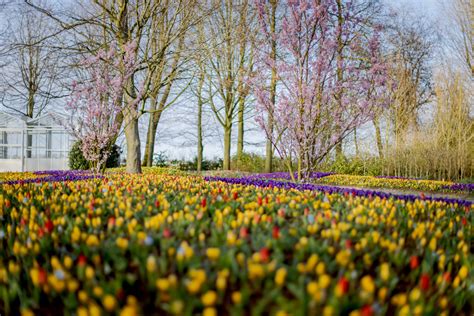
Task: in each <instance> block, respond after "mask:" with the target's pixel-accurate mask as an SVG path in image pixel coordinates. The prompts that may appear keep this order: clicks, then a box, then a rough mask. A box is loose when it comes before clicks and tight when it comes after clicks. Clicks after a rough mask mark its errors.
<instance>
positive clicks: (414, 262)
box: [410, 256, 419, 270]
mask: <svg viewBox="0 0 474 316" xmlns="http://www.w3.org/2000/svg"><path fill="white" fill-rule="evenodd" d="M418 265H419V263H418V257H417V256H411V257H410V268H411V269H412V270H415V269H416V268H418Z"/></svg>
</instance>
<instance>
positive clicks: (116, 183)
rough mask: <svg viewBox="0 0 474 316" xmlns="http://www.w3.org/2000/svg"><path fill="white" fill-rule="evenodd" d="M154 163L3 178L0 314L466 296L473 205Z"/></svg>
mask: <svg viewBox="0 0 474 316" xmlns="http://www.w3.org/2000/svg"><path fill="white" fill-rule="evenodd" d="M160 173H161V172H157V173H154V172H152V171H151V170H149V171H147V173H146V174H144V175H125V174H120V173H114V174H108V175H106V176H105V177H104V178H102V179H86V180H81V181H65V182H61V181H57V182H52V183H51V182H42V183H16V184H12V185H7V184H4V185H2V186H0V247H1V249H2V251H0V313H1V314H2V315H3V314H10V313H16V312H18V310H21V311H22V312H23V313H25V314H27V313H38V314H48V313H52V312H54V313H63V312H64V313H74V314H77V315H86V314H87V313H88V314H90V315H92V314H94V313H104V312H109V313H115V312H117V313H120V314H121V315H136V314H177V315H191V314H198V313H202V314H203V315H206V316H210V315H221V314H223V315H227V314H232V315H241V314H245V313H248V312H249V311H250V310H252V312H253V313H255V314H259V313H263V314H277V313H280V315H284V314H291V315H322V314H327V315H333V314H334V315H337V314H349V313H353V314H352V315H385V314H410V313H411V314H440V313H444V314H446V315H453V314H455V315H468V313H469V311H470V310H472V309H473V308H474V306H473V304H472V297H473V294H474V286H473V282H472V278H473V276H474V275H473V271H472V262H473V261H474V255H473V253H472V251H471V249H470V244H469V242H470V240H471V239H472V224H473V219H474V218H473V211H474V207H473V206H472V205H470V204H463V203H460V202H459V201H456V202H454V203H453V201H448V200H445V201H435V200H421V199H416V198H414V199H402V198H394V197H391V198H385V197H384V196H377V195H376V194H370V195H367V194H366V195H358V194H357V192H356V193H355V194H352V192H350V194H349V193H347V194H344V193H340V192H339V191H337V190H336V189H334V190H329V191H327V192H325V193H324V192H320V191H310V190H301V191H300V190H295V189H294V188H292V187H287V186H286V185H293V184H289V183H288V182H281V183H286V184H285V185H281V186H279V185H272V187H268V186H266V185H265V186H262V185H260V184H259V183H255V184H257V185H260V186H254V185H252V183H250V182H249V183H245V184H240V183H237V180H232V181H236V182H235V183H224V182H222V181H206V180H204V179H203V178H201V177H192V176H179V175H164V174H160ZM241 181H244V180H242V179H241ZM265 181H266V182H265V183H268V182H269V181H272V180H265ZM274 182H277V181H274ZM461 204H463V205H461Z"/></svg>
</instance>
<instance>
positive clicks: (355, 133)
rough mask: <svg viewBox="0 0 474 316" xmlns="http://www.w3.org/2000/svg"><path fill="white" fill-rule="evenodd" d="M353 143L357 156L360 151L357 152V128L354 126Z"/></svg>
mask: <svg viewBox="0 0 474 316" xmlns="http://www.w3.org/2000/svg"><path fill="white" fill-rule="evenodd" d="M354 144H355V151H356V157H357V158H358V157H359V155H360V152H359V143H358V142H357V129H356V128H354Z"/></svg>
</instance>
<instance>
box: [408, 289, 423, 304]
mask: <svg viewBox="0 0 474 316" xmlns="http://www.w3.org/2000/svg"><path fill="white" fill-rule="evenodd" d="M420 297H421V291H420V289H419V288H417V287H416V288H414V289H413V290H412V291H411V292H410V301H412V302H416V301H418V300H419V299H420Z"/></svg>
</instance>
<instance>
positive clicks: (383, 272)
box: [380, 263, 390, 281]
mask: <svg viewBox="0 0 474 316" xmlns="http://www.w3.org/2000/svg"><path fill="white" fill-rule="evenodd" d="M380 278H381V279H382V280H383V281H388V279H389V278H390V265H389V264H388V263H382V264H381V265H380Z"/></svg>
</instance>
